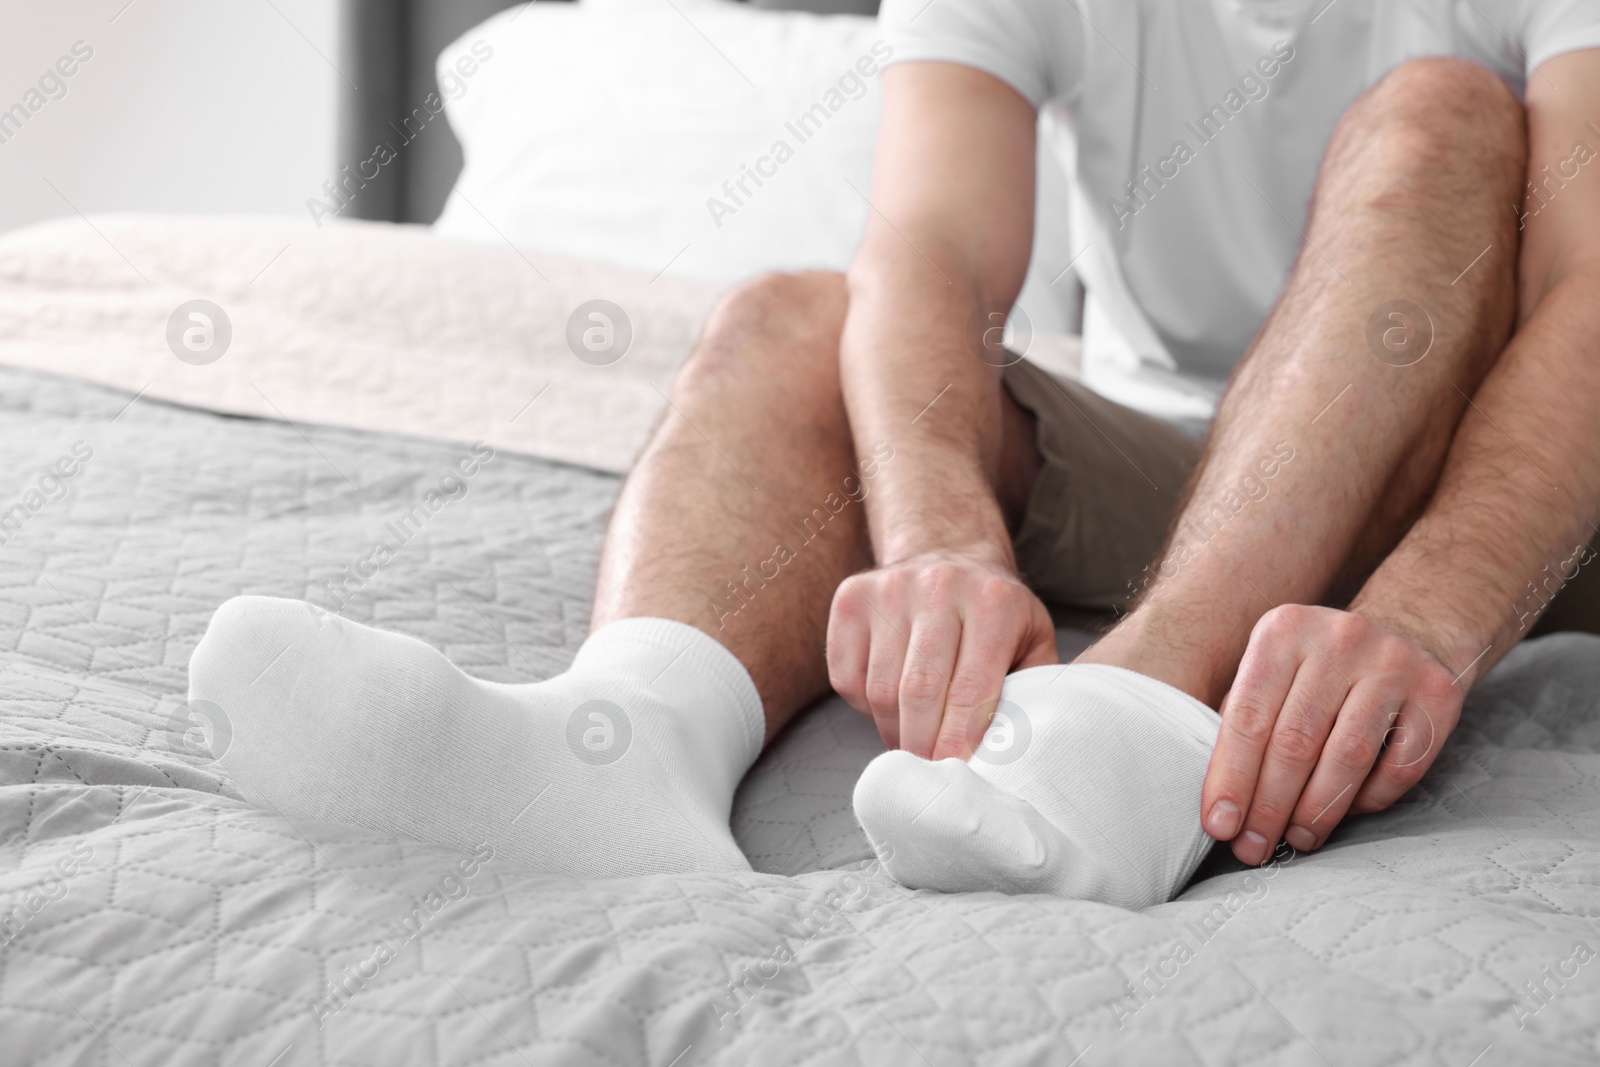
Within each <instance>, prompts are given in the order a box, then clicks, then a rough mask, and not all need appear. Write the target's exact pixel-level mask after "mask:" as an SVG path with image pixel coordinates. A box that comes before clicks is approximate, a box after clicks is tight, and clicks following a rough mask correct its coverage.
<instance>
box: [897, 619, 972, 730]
mask: <svg viewBox="0 0 1600 1067" xmlns="http://www.w3.org/2000/svg"><path fill="white" fill-rule="evenodd" d="M961 634H962V630H961V620H960V619H959V618H958V617H957V616H956V614H955V612H954V611H950V612H944V611H940V612H938V614H936V615H929V614H927V613H922V614H919V616H918V618H917V621H916V622H915V623H914V624H913V626H912V631H911V644H910V648H909V650H908V651H907V653H906V659H905V667H904V669H903V671H902V672H901V675H900V695H899V719H900V745H901V747H902V748H904V749H905V750H906V751H907V752H911V753H913V754H915V755H918V756H922V757H923V758H924V759H926V758H927V757H928V756H929V754H930V753H931V752H933V750H934V746H935V741H936V739H937V738H938V736H939V730H940V720H941V719H942V718H943V716H944V705H945V694H946V692H947V691H948V690H949V687H950V678H951V675H952V673H953V672H954V670H955V665H956V652H957V650H958V649H959V648H960V647H961V640H962V637H961Z"/></svg>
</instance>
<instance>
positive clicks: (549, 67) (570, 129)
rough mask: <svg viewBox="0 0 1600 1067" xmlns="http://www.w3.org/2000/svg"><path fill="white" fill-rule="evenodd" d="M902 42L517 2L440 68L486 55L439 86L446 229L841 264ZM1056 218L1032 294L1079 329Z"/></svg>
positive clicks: (636, 259) (739, 263)
mask: <svg viewBox="0 0 1600 1067" xmlns="http://www.w3.org/2000/svg"><path fill="white" fill-rule="evenodd" d="M486 52H487V53H489V57H488V58H487V59H486V58H484V56H485V53H486ZM890 54H891V48H890V46H889V44H888V43H887V41H886V40H885V39H884V34H882V33H881V32H880V31H879V27H878V25H877V22H876V20H875V19H871V18H866V17H862V16H855V15H822V16H819V15H811V14H806V13H803V12H778V11H764V10H760V9H755V8H751V7H748V6H746V5H743V4H735V3H729V2H724V0H693V2H685V0H674V2H673V3H669V2H667V0H651V2H628V3H620V2H617V0H609V2H603V3H595V2H594V0H591V2H590V4H589V5H588V6H584V5H581V4H530V5H528V6H526V7H522V8H513V9H510V10H507V11H503V12H501V13H500V14H498V15H496V16H494V17H493V18H491V19H489V20H488V21H486V22H484V23H483V24H482V25H480V26H478V27H476V28H475V29H473V30H471V31H469V32H468V33H467V34H466V35H464V36H463V37H462V38H461V39H460V40H458V41H456V42H455V43H454V44H452V45H451V46H450V47H448V48H446V49H445V50H444V52H443V53H442V54H441V55H440V57H439V68H438V69H439V73H440V77H441V84H443V83H444V79H445V78H446V77H447V74H446V72H447V70H450V69H452V68H456V67H457V64H458V62H459V60H460V59H461V57H463V56H471V57H474V58H473V61H472V62H471V63H470V64H469V66H470V67H472V68H474V69H473V73H472V75H471V76H470V77H452V78H451V83H450V84H451V85H452V88H453V92H451V93H447V94H445V95H446V96H447V100H446V112H447V114H448V116H449V120H450V125H451V128H452V129H453V130H454V131H455V133H456V136H457V137H458V138H459V139H460V141H461V144H462V146H463V150H464V153H465V156H466V166H465V169H464V170H463V172H462V175H461V177H460V179H459V180H458V183H457V187H456V190H455V191H454V192H452V194H451V196H450V198H449V200H448V202H447V203H446V205H445V209H444V213H443V214H442V215H441V216H440V218H439V220H438V222H437V223H436V224H435V226H436V229H437V230H438V231H439V232H440V233H442V234H444V235H446V236H450V237H459V238H470V239H479V240H492V241H500V240H510V241H512V242H514V243H516V244H518V245H523V246H526V247H531V248H537V249H541V250H544V251H548V252H554V253H557V254H561V255H568V256H574V257H579V258H584V259H590V260H598V261H601V262H609V263H615V264H619V265H623V266H628V267H633V268H635V269H638V270H643V271H647V272H649V273H651V274H652V275H653V274H656V273H658V272H665V273H670V274H674V275H678V276H682V277H688V278H697V279H702V280H707V281H713V282H722V283H729V282H734V281H738V280H740V279H743V278H747V277H750V276H751V275H754V274H757V273H760V272H761V271H763V270H769V269H795V268H805V267H829V268H836V269H842V268H844V267H845V266H847V265H848V264H849V262H850V258H851V255H852V254H853V252H854V251H855V247H856V244H857V242H858V241H859V240H860V237H861V233H862V229H863V226H864V224H865V221H866V218H867V212H868V206H867V203H866V201H865V200H864V199H863V197H864V194H866V193H867V192H868V190H869V182H870V178H871V168H872V150H873V144H874V141H875V139H876V135H877V127H878V120H879V116H880V113H881V110H882V90H881V87H880V84H879V78H878V73H879V71H880V70H881V69H882V63H883V60H884V59H886V58H888V56H889V55H890ZM1043 155H1045V156H1048V155H1049V154H1048V153H1044V154H1043ZM1049 165H1051V164H1050V161H1049V160H1048V159H1044V160H1041V167H1045V166H1049ZM1050 184H1051V185H1052V186H1059V184H1060V182H1059V181H1051V182H1050ZM1064 208H1065V205H1064V204H1062V205H1061V209H1060V210H1059V211H1055V212H1041V215H1049V216H1051V217H1052V218H1054V217H1060V218H1061V219H1063V220H1064V218H1065V210H1064ZM1045 229H1046V231H1047V232H1044V233H1042V234H1040V236H1039V239H1038V245H1037V247H1036V251H1035V256H1034V266H1035V271H1034V273H1035V274H1036V275H1037V277H1030V284H1029V285H1028V287H1027V289H1026V290H1025V293H1026V294H1027V296H1026V298H1025V300H1024V304H1025V310H1026V311H1027V312H1028V314H1029V317H1030V318H1031V319H1032V320H1033V321H1032V325H1033V329H1034V330H1035V331H1036V332H1065V331H1066V330H1067V329H1069V328H1071V327H1072V326H1073V325H1074V324H1075V323H1074V322H1073V320H1072V318H1071V308H1072V306H1073V305H1074V304H1075V295H1074V294H1072V293H1071V292H1070V289H1071V279H1070V278H1066V279H1062V281H1061V282H1060V283H1059V284H1058V285H1056V286H1054V287H1052V286H1050V285H1049V281H1050V279H1051V278H1054V277H1055V276H1056V275H1057V274H1058V273H1059V272H1060V271H1061V270H1062V268H1064V267H1065V266H1066V263H1067V261H1068V260H1069V259H1070V258H1071V256H1072V250H1071V249H1070V248H1069V247H1068V245H1069V242H1068V240H1067V237H1066V234H1065V232H1064V229H1065V228H1064V224H1063V225H1054V226H1050V227H1046V228H1045Z"/></svg>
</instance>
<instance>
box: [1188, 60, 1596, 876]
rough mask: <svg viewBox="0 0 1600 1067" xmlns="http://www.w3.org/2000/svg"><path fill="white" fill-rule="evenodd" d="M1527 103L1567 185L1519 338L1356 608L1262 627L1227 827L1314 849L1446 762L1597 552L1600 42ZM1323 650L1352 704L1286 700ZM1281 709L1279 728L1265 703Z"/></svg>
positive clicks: (1532, 140)
mask: <svg viewBox="0 0 1600 1067" xmlns="http://www.w3.org/2000/svg"><path fill="white" fill-rule="evenodd" d="M1526 105H1527V121H1528V142H1529V155H1528V158H1529V164H1528V172H1529V175H1530V177H1531V178H1532V180H1533V181H1535V182H1536V183H1538V182H1543V181H1544V180H1545V178H1547V177H1548V176H1549V174H1552V173H1559V174H1560V175H1561V176H1562V177H1563V178H1564V182H1563V183H1562V184H1561V185H1560V186H1559V188H1557V187H1556V186H1555V185H1554V184H1552V185H1551V186H1549V187H1547V188H1546V189H1545V192H1544V194H1543V197H1542V198H1541V199H1532V200H1531V202H1530V204H1529V205H1528V210H1529V212H1530V213H1529V215H1528V216H1527V218H1526V220H1525V221H1526V228H1525V230H1524V232H1523V233H1522V246H1521V251H1520V255H1519V262H1518V287H1519V301H1518V316H1517V317H1518V325H1517V328H1516V332H1515V334H1514V336H1513V338H1512V340H1511V342H1510V344H1509V345H1508V346H1507V347H1506V348H1505V350H1504V352H1503V353H1502V354H1501V356H1500V358H1499V359H1498V360H1497V362H1496V363H1495V365H1494V367H1493V368H1492V369H1491V370H1490V371H1489V373H1488V374H1487V376H1486V377H1485V378H1484V380H1483V382H1482V384H1481V385H1480V387H1479V388H1478V389H1477V390H1476V391H1475V392H1472V390H1471V389H1470V386H1468V388H1467V390H1466V391H1467V392H1472V396H1471V401H1470V404H1469V405H1468V407H1467V410H1466V412H1465V414H1464V416H1463V418H1462V421H1461V423H1460V426H1459V428H1458V430H1457V432H1456V434H1455V436H1454V438H1453V440H1452V442H1451V445H1450V448H1449V451H1448V453H1447V455H1446V458H1445V461H1444V466H1443V469H1442V472H1441V475H1440V477H1439V480H1438V483H1437V487H1436V489H1435V491H1434V493H1433V496H1432V499H1431V500H1430V502H1429V504H1428V506H1427V508H1426V510H1425V511H1424V512H1423V514H1422V515H1421V517H1420V518H1419V519H1418V521H1417V522H1416V523H1415V524H1413V525H1412V527H1411V528H1410V530H1409V531H1408V532H1407V533H1406V535H1405V537H1404V538H1403V539H1402V540H1401V541H1400V543H1399V545H1398V546H1397V547H1396V548H1395V550H1394V551H1393V552H1392V553H1391V554H1390V555H1389V556H1388V557H1387V558H1386V559H1385V560H1384V562H1383V563H1382V564H1381V565H1380V566H1379V567H1378V568H1377V569H1376V571H1375V572H1374V573H1373V574H1372V575H1371V577H1370V578H1369V579H1368V580H1367V582H1366V583H1365V585H1364V586H1363V588H1362V589H1361V591H1360V593H1359V595H1358V596H1357V597H1356V599H1355V600H1354V601H1353V603H1352V604H1351V608H1350V614H1349V615H1346V614H1345V613H1342V612H1329V611H1326V609H1298V610H1299V611H1300V612H1301V613H1302V614H1301V615H1300V616H1299V617H1298V621H1297V623H1296V625H1295V626H1294V627H1293V628H1292V629H1293V631H1294V632H1288V631H1287V630H1286V628H1285V627H1284V626H1278V627H1276V629H1273V628H1271V627H1262V628H1258V629H1257V631H1256V633H1255V634H1254V635H1253V637H1252V640H1251V642H1250V646H1249V649H1248V650H1247V652H1246V654H1245V656H1244V660H1243V662H1242V663H1241V665H1240V668H1239V673H1238V677H1237V679H1236V681H1235V683H1234V686H1233V688H1232V690H1231V691H1230V693H1229V695H1228V700H1227V703H1226V704H1225V705H1224V718H1223V731H1222V737H1221V740H1220V741H1219V744H1218V747H1217V751H1216V753H1215V754H1214V757H1213V761H1212V765H1211V770H1210V774H1209V776H1208V779H1207V782H1206V788H1205V793H1204V797H1203V800H1202V813H1203V815H1204V817H1205V819H1206V827H1207V829H1208V830H1209V831H1211V832H1212V833H1213V836H1217V837H1221V838H1224V839H1226V838H1232V837H1233V836H1234V834H1235V833H1237V832H1238V830H1239V828H1240V826H1247V827H1253V828H1254V829H1255V830H1256V831H1258V832H1259V833H1260V834H1261V835H1263V836H1265V837H1268V838H1270V839H1272V840H1274V841H1275V840H1276V836H1275V833H1276V832H1281V831H1282V830H1283V828H1284V827H1285V826H1286V825H1287V826H1288V827H1289V840H1290V844H1292V845H1294V846H1295V847H1297V848H1308V847H1317V846H1319V845H1320V844H1321V843H1322V842H1323V841H1325V840H1326V839H1327V835H1328V834H1329V833H1330V832H1331V831H1332V829H1333V827H1334V826H1335V825H1336V824H1337V823H1338V822H1339V820H1340V819H1341V818H1342V817H1343V816H1344V814H1345V813H1346V812H1347V811H1348V810H1355V811H1363V812H1369V811H1377V810H1381V809H1383V808H1385V807H1387V806H1388V805H1390V804H1392V803H1393V802H1394V801H1395V800H1396V799H1398V798H1399V797H1400V796H1401V795H1402V794H1403V793H1404V792H1405V791H1406V790H1408V789H1409V788H1410V787H1411V786H1413V785H1414V784H1416V782H1417V781H1418V780H1419V779H1420V778H1421V777H1422V775H1423V773H1424V772H1425V771H1426V770H1427V768H1428V767H1429V765H1430V764H1431V763H1432V762H1433V759H1434V757H1435V756H1436V755H1437V754H1438V752H1439V749H1440V746H1442V744H1443V743H1444V740H1445V738H1446V737H1447V736H1448V734H1449V733H1450V731H1451V730H1452V729H1453V728H1454V726H1455V723H1456V718H1457V716H1458V715H1459V711H1460V706H1461V697H1462V695H1464V694H1465V692H1466V691H1467V690H1469V689H1470V688H1471V687H1472V685H1473V684H1474V683H1475V682H1476V681H1477V680H1478V679H1480V678H1482V677H1483V675H1484V674H1485V673H1486V672H1487V671H1488V670H1489V668H1490V667H1491V666H1493V664H1494V663H1495V662H1496V661H1498V660H1499V659H1500V658H1501V657H1502V656H1504V655H1505V654H1506V652H1508V651H1509V650H1510V649H1511V647H1512V646H1513V645H1514V644H1515V643H1516V642H1517V641H1518V640H1519V639H1520V638H1521V637H1522V636H1524V635H1525V634H1526V633H1527V629H1528V627H1529V626H1530V625H1531V623H1532V621H1533V619H1534V618H1536V617H1537V615H1538V613H1539V611H1540V610H1541V609H1542V606H1543V599H1542V597H1541V596H1538V595H1533V594H1532V592H1531V591H1532V590H1534V589H1535V588H1536V587H1537V586H1538V583H1541V582H1542V580H1543V579H1544V578H1545V577H1546V576H1548V575H1550V574H1551V573H1553V572H1556V571H1559V570H1562V569H1563V568H1565V569H1567V570H1568V572H1569V573H1568V575H1567V576H1568V577H1570V569H1571V567H1573V566H1576V565H1579V564H1580V563H1581V562H1583V561H1586V560H1588V559H1589V558H1590V557H1589V555H1588V553H1587V550H1586V546H1587V545H1588V544H1589V542H1590V541H1591V540H1592V539H1593V538H1594V537H1595V534H1596V527H1595V522H1596V520H1597V518H1600V514H1597V513H1600V421H1597V420H1596V418H1595V414H1594V412H1595V409H1596V406H1597V403H1600V343H1597V341H1596V338H1597V337H1600V247H1597V245H1600V242H1597V238H1600V155H1597V154H1600V131H1597V129H1596V125H1591V123H1596V124H1600V51H1585V52H1576V53H1569V54H1567V55H1563V56H1559V57H1556V58H1554V59H1552V60H1550V61H1549V62H1547V63H1545V64H1544V65H1542V66H1541V68H1540V69H1539V70H1538V71H1537V72H1536V73H1535V76H1534V77H1533V78H1531V79H1530V81H1529V84H1528V89H1527V97H1526ZM1580 145H1582V146H1586V147H1583V148H1579V147H1578V146H1580ZM1580 159H1581V160H1584V161H1585V162H1577V161H1578V160H1580ZM1547 167H1548V168H1549V169H1548V171H1547V170H1546V169H1545V168H1547ZM1541 203H1542V204H1543V206H1542V207H1541V206H1540V205H1541ZM1510 208H1511V205H1509V204H1508V205H1507V210H1508V211H1509V210H1510ZM1463 395H1465V393H1463ZM1547 568H1548V569H1547ZM1548 589H1549V586H1543V590H1548ZM1543 595H1544V596H1548V593H1547V592H1545V593H1543ZM1352 622H1355V623H1356V625H1354V626H1352V625H1351V624H1352ZM1362 624H1365V625H1366V627H1367V629H1365V630H1362V629H1361V625H1362ZM1358 631H1359V632H1358ZM1396 636H1398V638H1399V639H1400V642H1399V643H1396V641H1395V640H1394V639H1395V637H1396ZM1308 646H1309V647H1310V648H1311V649H1312V651H1310V652H1307V651H1306V648H1307V647H1308ZM1407 646H1409V648H1408V647H1407ZM1416 650H1422V651H1424V652H1426V653H1427V654H1428V656H1427V659H1432V660H1435V661H1436V662H1437V663H1439V664H1442V665H1443V668H1444V669H1443V672H1439V671H1437V670H1436V669H1435V668H1431V667H1429V666H1428V664H1427V662H1426V661H1425V660H1420V659H1418V658H1417V656H1416ZM1313 659H1319V660H1322V661H1325V662H1326V664H1328V665H1331V666H1332V667H1333V668H1334V669H1335V672H1336V673H1338V674H1340V675H1342V676H1344V677H1346V678H1347V679H1349V680H1350V681H1351V682H1352V683H1353V684H1352V685H1351V686H1350V687H1349V693H1350V696H1349V697H1348V698H1346V699H1345V702H1344V704H1343V707H1340V706H1339V701H1337V700H1335V701H1333V703H1332V705H1331V706H1318V705H1317V702H1315V701H1305V700H1302V701H1299V702H1298V705H1297V706H1294V707H1291V702H1290V701H1289V700H1287V699H1286V698H1285V694H1289V693H1291V687H1292V686H1296V685H1299V684H1300V683H1298V682H1297V681H1296V680H1295V679H1296V674H1297V672H1300V671H1301V670H1302V668H1303V667H1304V666H1305V665H1306V664H1308V663H1311V662H1312V660H1313ZM1441 675H1442V676H1443V677H1446V678H1453V679H1454V684H1453V686H1452V687H1451V688H1453V690H1454V693H1453V694H1451V693H1446V692H1443V691H1441V690H1440V686H1439V685H1438V679H1439V677H1440V676H1441ZM1341 691H1343V689H1342V687H1341ZM1358 696H1359V697H1360V699H1359V700H1358ZM1266 708H1270V709H1271V711H1272V713H1273V714H1275V715H1278V716H1279V725H1278V726H1277V727H1274V726H1273V725H1272V722H1271V719H1270V717H1268V716H1266V715H1262V714H1258V713H1257V712H1259V711H1260V709H1266ZM1280 708H1281V712H1280V711H1279V709H1280ZM1235 709H1236V710H1237V711H1238V712H1239V713H1238V714H1231V712H1232V711H1234V710H1235ZM1330 712H1332V713H1334V714H1331V715H1330V714H1329V713H1330ZM1230 720H1231V721H1230ZM1263 722H1265V727H1266V728H1265V729H1263V728H1262V727H1263ZM1330 723H1331V732H1330ZM1285 724H1286V726H1287V728H1285ZM1374 730H1376V731H1377V732H1376V736H1374ZM1309 737H1318V738H1320V740H1319V742H1318V744H1317V745H1316V746H1315V748H1314V749H1311V750H1310V755H1309V757H1308V758H1307V757H1304V756H1302V755H1300V754H1299V753H1291V752H1289V746H1292V745H1294V744H1297V743H1298V742H1300V741H1304V740H1305V739H1307V738H1309ZM1385 741H1386V742H1387V744H1384V742H1385ZM1302 747H1304V746H1302ZM1224 801H1226V802H1228V803H1231V804H1234V805H1235V807H1242V808H1244V809H1246V811H1245V813H1244V815H1243V819H1242V822H1241V820H1240V818H1239V817H1238V816H1237V815H1236V814H1232V813H1228V812H1225V811H1223V810H1221V809H1219V807H1218V805H1219V802H1224ZM1296 828H1298V829H1296ZM1249 847H1250V848H1251V849H1254V846H1253V845H1252V846H1249ZM1235 851H1236V852H1241V847H1240V845H1239V844H1237V843H1236V845H1235ZM1241 858H1246V857H1244V856H1243V854H1242V853H1241ZM1248 858H1254V854H1252V856H1251V857H1248Z"/></svg>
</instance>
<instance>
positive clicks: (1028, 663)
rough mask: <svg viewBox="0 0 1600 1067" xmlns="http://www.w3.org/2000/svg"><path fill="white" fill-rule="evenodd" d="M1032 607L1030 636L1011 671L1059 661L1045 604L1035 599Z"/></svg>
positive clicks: (1054, 628)
mask: <svg viewBox="0 0 1600 1067" xmlns="http://www.w3.org/2000/svg"><path fill="white" fill-rule="evenodd" d="M1033 607H1034V611H1033V619H1032V622H1031V630H1032V637H1031V640H1028V642H1027V644H1026V645H1025V647H1024V648H1023V649H1022V655H1020V656H1018V657H1017V662H1016V664H1015V665H1013V666H1012V668H1011V670H1013V671H1024V670H1027V669H1028V668H1029V667H1048V666H1050V665H1051V664H1052V663H1060V662H1061V653H1060V652H1059V651H1058V650H1057V649H1056V627H1055V623H1053V622H1051V621H1050V612H1048V611H1046V610H1045V606H1044V605H1043V604H1041V603H1039V602H1038V601H1037V600H1036V601H1035V602H1034V605H1033ZM980 736H981V735H980Z"/></svg>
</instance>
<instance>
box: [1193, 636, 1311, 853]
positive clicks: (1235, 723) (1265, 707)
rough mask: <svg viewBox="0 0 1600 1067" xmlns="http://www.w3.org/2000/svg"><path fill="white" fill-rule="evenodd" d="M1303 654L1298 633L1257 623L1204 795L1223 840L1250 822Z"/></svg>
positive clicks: (1206, 814)
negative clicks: (1259, 779)
mask: <svg viewBox="0 0 1600 1067" xmlns="http://www.w3.org/2000/svg"><path fill="white" fill-rule="evenodd" d="M1300 658H1301V657H1300V639H1299V637H1298V636H1297V635H1295V634H1293V633H1292V632H1290V633H1289V634H1288V635H1287V639H1286V638H1285V635H1284V634H1282V633H1280V632H1268V628H1267V627H1266V626H1265V625H1264V623H1263V624H1258V625H1257V626H1256V630H1255V633H1253V634H1252V635H1251V638H1250V645H1249V647H1248V648H1247V649H1246V650H1245V654H1244V659H1243V661H1241V662H1240V664H1239V673H1238V675H1237V677H1236V678H1235V679H1234V683H1233V688H1232V689H1230V690H1229V691H1228V696H1227V699H1226V700H1224V701H1223V703H1222V728H1221V730H1220V731H1219V732H1218V734H1217V747H1216V749H1215V750H1213V751H1212V753H1211V765H1210V767H1209V768H1208V769H1207V771H1206V782H1205V788H1204V789H1203V790H1202V792H1201V794H1200V818H1201V821H1202V825H1204V827H1205V831H1206V833H1208V834H1210V835H1211V836H1212V837H1214V838H1216V839H1217V840H1218V841H1231V840H1233V838H1234V837H1235V836H1237V835H1238V833H1239V831H1240V830H1241V829H1242V828H1243V826H1244V817H1245V813H1246V812H1247V811H1249V810H1250V801H1251V799H1252V798H1253V797H1254V796H1255V789H1256V778H1257V776H1258V775H1259V774H1260V772H1261V760H1262V757H1263V756H1264V755H1265V753H1266V751H1267V742H1268V741H1269V740H1270V739H1271V738H1272V728H1273V726H1274V725H1275V724H1276V723H1277V721H1278V711H1279V709H1280V708H1282V707H1283V702H1284V700H1285V699H1286V698H1287V697H1288V695H1289V687H1290V686H1291V685H1293V684H1294V676H1295V672H1296V671H1297V670H1298V669H1299V667H1300Z"/></svg>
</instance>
